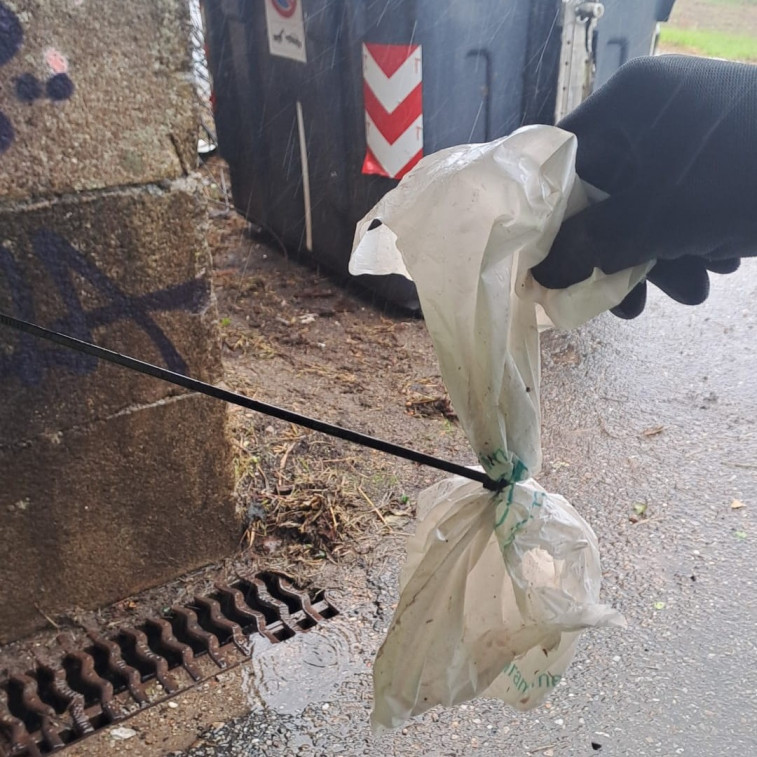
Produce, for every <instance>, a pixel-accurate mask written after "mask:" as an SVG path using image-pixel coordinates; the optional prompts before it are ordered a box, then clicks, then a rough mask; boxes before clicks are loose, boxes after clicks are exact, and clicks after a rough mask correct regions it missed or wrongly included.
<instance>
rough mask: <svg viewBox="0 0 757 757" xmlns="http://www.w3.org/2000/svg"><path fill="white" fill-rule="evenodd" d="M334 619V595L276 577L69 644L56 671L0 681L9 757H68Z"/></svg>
mask: <svg viewBox="0 0 757 757" xmlns="http://www.w3.org/2000/svg"><path fill="white" fill-rule="evenodd" d="M335 615H338V610H337V609H336V608H335V607H334V605H333V604H332V603H331V602H330V601H329V599H328V598H327V596H326V593H325V591H323V590H311V591H310V592H309V593H308V592H307V591H303V590H302V589H300V588H298V587H297V586H295V585H294V583H293V582H292V581H291V580H290V579H289V578H287V577H286V576H284V575H282V574H280V573H273V572H267V573H258V574H255V575H254V576H251V577H247V578H240V579H238V580H237V581H234V582H233V583H231V584H216V585H215V590H214V591H213V592H211V593H210V594H207V595H204V596H196V597H195V598H194V601H192V602H188V603H186V604H184V605H182V606H176V607H172V608H171V610H170V611H169V612H167V613H166V614H165V615H163V616H162V617H152V618H148V619H147V620H146V621H145V622H144V623H142V624H141V625H140V626H137V627H136V628H127V627H124V628H120V629H119V630H118V631H116V632H115V633H113V634H109V635H108V636H107V637H106V636H103V635H101V634H99V633H97V632H95V631H91V630H90V631H88V632H87V636H88V642H87V644H86V646H85V647H84V648H77V646H76V645H75V644H74V643H73V641H72V639H71V638H70V637H68V636H66V635H65V634H61V635H60V636H59V637H58V643H59V644H60V646H61V650H62V653H61V658H60V660H59V662H58V663H57V664H54V665H51V664H48V663H43V662H41V661H38V663H37V665H36V666H35V667H34V668H33V669H32V670H28V671H26V672H25V673H16V672H10V673H7V674H6V675H4V676H3V678H2V680H0V755H2V757H21V755H28V756H29V757H37V755H42V754H49V753H50V752H54V751H56V750H58V749H62V748H63V747H65V746H67V745H69V744H71V743H73V742H75V741H77V740H79V739H81V738H83V737H85V736H88V735H90V734H92V733H94V732H95V731H97V730H98V729H101V728H104V727H106V726H108V725H110V724H111V723H115V722H116V721H119V720H123V719H125V718H127V717H129V716H130V715H133V714H134V713H135V712H138V711H139V710H140V709H142V708H144V707H147V706H151V705H153V704H157V703H158V702H160V701H162V700H164V699H165V698H166V697H168V696H171V695H174V694H177V693H178V692H180V691H184V690H186V689H189V688H191V687H192V686H194V685H195V684H197V683H199V682H201V681H203V680H205V679H206V678H209V677H210V676H212V675H215V674H217V673H218V671H219V669H225V668H228V667H229V666H232V665H236V664H238V663H240V662H242V661H244V660H245V659H247V658H248V657H249V656H250V655H251V654H252V653H253V650H254V648H255V647H256V646H260V645H261V644H264V645H265V646H268V645H269V644H278V643H279V642H282V641H285V640H286V639H289V638H291V637H293V636H294V635H296V634H298V633H303V632H307V631H308V630H309V629H311V628H313V627H315V626H317V625H319V624H320V623H322V622H323V621H325V620H328V619H329V618H332V617H334V616H335Z"/></svg>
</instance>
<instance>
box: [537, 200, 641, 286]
mask: <svg viewBox="0 0 757 757" xmlns="http://www.w3.org/2000/svg"><path fill="white" fill-rule="evenodd" d="M648 218H649V213H648V212H647V210H646V208H643V207H641V205H640V204H639V203H638V202H635V201H634V200H630V201H629V198H627V197H622V198H616V197H610V198H608V199H607V200H604V201H603V202H600V203H597V204H596V205H592V206H590V207H588V208H586V209H585V210H583V211H581V212H580V213H577V214H576V215H574V216H572V217H571V218H568V219H566V220H565V221H564V222H563V224H562V226H561V227H560V230H559V231H558V233H557V236H556V238H555V241H554V243H553V244H552V248H551V249H550V251H549V255H547V257H546V258H545V259H544V260H543V261H542V262H541V263H539V265H537V266H535V267H534V268H533V269H532V273H533V276H534V278H535V279H536V281H538V282H539V283H540V284H541V285H542V286H544V287H547V289H565V288H566V287H569V286H571V285H572V284H575V283H577V282H579V281H583V280H584V279H587V278H589V276H591V274H592V272H593V271H594V268H600V269H601V270H602V271H604V272H605V273H616V272H617V271H622V270H624V269H625V268H631V267H632V266H635V265H637V264H638V263H641V262H644V261H645V260H649V259H651V258H653V257H654V255H653V254H650V250H649V249H646V246H645V245H642V244H640V243H639V242H638V239H639V235H640V233H642V234H643V230H644V227H645V225H646V223H647V221H646V219H648Z"/></svg>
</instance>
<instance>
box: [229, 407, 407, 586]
mask: <svg viewBox="0 0 757 757" xmlns="http://www.w3.org/2000/svg"><path fill="white" fill-rule="evenodd" d="M232 425H233V429H234V434H233V435H234V441H235V446H236V456H235V467H236V476H237V492H238V496H239V499H240V502H241V506H242V508H243V510H244V516H245V521H246V524H247V527H246V530H245V533H244V537H243V547H244V548H245V549H247V550H249V551H250V552H251V553H254V554H255V555H258V556H260V557H261V558H264V559H265V564H266V565H267V566H268V567H269V568H271V569H276V568H277V566H278V567H279V568H280V569H284V568H285V569H286V570H287V571H289V572H290V574H291V573H292V572H293V566H294V567H295V570H294V573H295V574H297V573H299V574H300V575H302V572H303V571H304V573H305V574H307V573H308V572H312V571H313V570H316V569H318V568H319V567H320V565H321V564H322V563H323V561H324V560H328V561H331V562H336V561H337V560H341V559H344V558H345V557H349V556H351V555H356V554H362V553H365V552H367V551H368V550H369V548H370V546H371V544H373V543H375V539H376V536H377V535H378V534H379V533H383V534H387V533H391V532H392V531H393V530H395V529H396V528H398V527H400V526H401V525H402V524H404V523H405V522H407V519H408V518H410V517H412V514H413V513H412V511H411V509H410V507H409V505H408V499H407V497H406V496H404V495H403V493H402V492H401V491H400V490H399V488H398V487H397V484H396V483H394V482H392V481H390V480H381V479H378V480H377V479H376V476H375V470H374V469H372V468H370V467H369V468H368V470H370V471H371V473H367V472H365V471H364V470H362V467H363V466H362V463H361V461H360V460H359V459H358V458H356V457H353V456H352V454H354V452H355V449H354V447H353V446H351V445H347V444H343V443H342V442H340V441H339V440H332V439H330V438H328V437H324V436H323V435H322V434H318V433H316V432H311V431H308V430H306V429H301V428H299V427H297V426H293V425H291V424H286V423H283V422H280V421H275V420H272V419H270V418H266V417H263V416H259V415H256V414H253V413H248V412H246V411H243V410H240V411H239V412H236V411H235V412H234V413H233V421H232ZM348 453H349V454H348ZM371 474H373V475H371ZM297 568H299V570H297Z"/></svg>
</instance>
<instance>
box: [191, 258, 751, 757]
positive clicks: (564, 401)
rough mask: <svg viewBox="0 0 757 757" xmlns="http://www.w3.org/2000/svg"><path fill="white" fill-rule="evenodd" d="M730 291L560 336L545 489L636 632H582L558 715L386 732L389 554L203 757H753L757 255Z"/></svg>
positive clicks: (273, 670)
mask: <svg viewBox="0 0 757 757" xmlns="http://www.w3.org/2000/svg"><path fill="white" fill-rule="evenodd" d="M716 279H717V280H716V281H715V282H714V285H713V293H712V295H711V297H710V299H709V300H708V302H707V303H706V304H705V305H702V306H700V307H698V308H685V307H683V306H680V305H677V304H675V303H673V302H671V301H669V300H667V299H666V298H664V297H663V296H662V295H660V294H659V293H657V292H655V293H653V294H652V295H651V298H650V299H651V302H650V304H649V306H648V308H647V311H646V314H645V315H644V316H643V317H642V318H640V319H637V320H636V321H633V322H621V321H618V320H617V319H615V318H613V317H611V316H609V315H607V316H603V317H601V318H599V319H597V320H596V321H594V322H592V323H591V324H588V325H587V326H585V327H584V328H582V329H580V330H579V331H577V332H574V333H570V334H550V335H547V336H546V338H545V339H544V342H543V355H544V365H543V386H542V397H543V402H544V418H543V427H544V452H545V465H544V471H543V472H542V474H541V475H540V476H538V479H539V480H540V482H541V483H542V484H544V485H545V486H546V487H547V488H548V489H550V490H552V491H557V492H559V493H561V494H563V495H564V496H566V497H567V498H568V499H569V500H570V501H571V502H572V503H573V504H574V505H575V506H576V507H577V508H578V510H579V511H580V512H581V513H582V514H583V515H584V517H585V518H587V520H588V521H589V522H590V523H591V524H592V526H593V527H594V529H595V531H596V532H597V535H598V537H599V542H600V546H601V549H602V554H603V570H604V575H605V578H604V596H605V600H606V601H607V602H608V603H610V604H612V605H613V606H615V607H616V608H618V609H620V610H621V611H622V612H623V613H624V614H625V617H626V619H627V621H628V628H627V629H625V630H610V631H608V630H600V631H594V632H591V633H589V634H586V635H585V636H584V637H583V642H582V644H581V647H580V650H579V653H578V655H577V657H576V659H575V660H574V662H573V664H572V666H571V667H570V668H569V670H568V673H567V675H566V678H565V680H564V681H563V683H561V684H560V685H559V686H558V687H557V689H556V691H555V693H554V695H553V696H552V697H551V699H550V701H549V706H548V707H541V708H538V709H536V710H534V711H532V712H530V713H525V714H520V713H516V712H514V711H512V710H508V709H506V708H505V707H503V706H502V705H501V704H498V703H496V702H492V701H488V700H476V701H474V702H471V703H470V704H469V705H467V706H464V707H460V708H456V709H451V710H437V711H433V712H431V713H427V714H426V715H425V716H423V717H421V718H419V719H417V720H416V721H414V722H412V723H410V724H408V725H407V727H406V728H405V729H402V730H399V731H397V732H394V733H391V734H389V735H387V736H383V737H381V738H374V737H372V736H371V734H370V731H369V727H368V718H369V714H370V706H371V702H370V699H371V679H370V664H371V660H372V657H373V654H374V653H375V650H376V648H377V646H378V644H379V643H380V641H381V635H382V632H383V630H384V629H385V628H386V626H387V625H388V622H389V619H390V617H391V606H392V604H393V602H395V601H396V582H397V572H398V567H399V566H398V564H397V549H396V547H395V548H390V547H389V546H387V549H386V550H385V551H386V554H384V555H380V556H379V557H378V558H377V559H376V560H375V562H374V563H373V564H372V565H371V566H370V567H367V568H366V573H365V575H364V576H362V577H360V576H357V577H355V579H354V580H355V585H356V586H357V587H358V588H357V589H350V590H348V591H345V593H344V595H343V596H342V597H341V604H342V607H343V608H345V610H346V611H345V613H344V614H343V616H341V617H340V618H338V619H335V620H334V621H331V622H330V623H329V624H328V625H327V626H325V627H324V629H323V630H322V631H317V632H316V633H313V634H311V635H308V636H303V637H300V638H297V639H293V640H291V642H287V644H286V645H281V647H278V648H275V649H274V650H272V652H271V655H270V656H268V657H267V656H265V655H264V656H262V657H260V658H258V659H257V660H256V661H255V662H253V663H252V664H251V666H250V668H249V670H248V671H247V673H245V675H244V681H245V685H244V686H243V689H244V694H245V696H246V697H247V699H248V701H249V703H250V707H251V713H250V715H248V716H245V717H243V718H241V719H239V720H237V721H234V722H232V723H229V724H227V725H224V726H223V727H218V728H216V729H215V730H213V731H211V732H209V733H207V734H206V735H205V745H204V746H202V747H200V748H196V749H194V750H192V752H191V754H193V755H195V756H196V757H200V755H210V754H229V755H242V754H265V755H289V754H301V755H331V754H344V755H467V754H481V755H530V754H533V755H545V757H557V756H561V755H591V754H599V755H603V757H606V756H609V755H613V756H617V757H621V756H623V757H625V756H628V757H631V756H633V757H643V756H644V755H666V756H672V755H692V756H694V755H696V756H698V757H699V756H701V757H715V756H716V755H739V756H741V755H744V756H746V755H757V528H756V527H755V524H756V520H757V430H756V429H757V426H756V425H755V419H756V418H757V382H755V378H754V374H755V371H757V350H756V347H757V304H756V303H757V260H753V261H747V262H745V264H744V265H743V267H742V270H741V271H740V272H739V273H738V274H735V275H731V276H725V277H716ZM739 503H743V505H744V507H739ZM734 505H735V506H734ZM634 520H637V521H638V522H636V523H634V522H633V521H634ZM361 581H362V584H361ZM360 586H362V588H360Z"/></svg>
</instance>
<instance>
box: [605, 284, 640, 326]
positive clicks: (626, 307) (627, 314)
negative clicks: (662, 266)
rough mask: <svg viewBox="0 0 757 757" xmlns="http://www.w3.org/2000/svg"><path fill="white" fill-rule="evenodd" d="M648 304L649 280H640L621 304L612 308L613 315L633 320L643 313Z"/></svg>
mask: <svg viewBox="0 0 757 757" xmlns="http://www.w3.org/2000/svg"><path fill="white" fill-rule="evenodd" d="M646 304H647V282H646V281H640V282H639V283H638V284H637V285H636V286H635V287H634V288H633V289H632V290H631V291H630V292H629V293H628V294H627V295H626V297H625V299H624V300H623V302H621V303H620V305H616V306H615V307H614V308H612V309H611V310H610V312H611V313H612V314H613V315H616V316H617V317H618V318H623V319H624V320H627V321H628V320H631V318H636V317H638V316H640V315H641V313H642V311H643V310H644V306H645V305H646Z"/></svg>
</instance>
